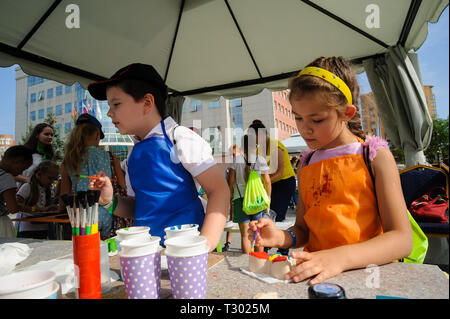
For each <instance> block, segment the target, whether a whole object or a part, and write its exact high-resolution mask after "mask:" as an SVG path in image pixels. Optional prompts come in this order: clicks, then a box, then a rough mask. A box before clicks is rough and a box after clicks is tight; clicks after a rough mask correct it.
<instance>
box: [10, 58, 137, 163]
mask: <svg viewBox="0 0 450 319" xmlns="http://www.w3.org/2000/svg"><path fill="white" fill-rule="evenodd" d="M15 71H16V117H15V138H16V140H17V141H20V140H22V137H23V136H24V135H25V134H26V132H27V130H28V127H29V126H30V124H31V125H32V126H35V125H36V124H38V123H41V122H43V121H44V119H45V118H46V117H47V116H48V115H49V114H50V113H53V114H54V116H55V119H56V124H55V130H58V131H59V133H60V135H61V137H62V139H63V140H64V141H65V140H66V138H67V136H68V134H69V132H70V130H71V129H72V127H73V125H74V115H77V116H79V115H80V114H82V113H83V112H84V111H88V112H89V113H90V114H92V115H94V116H95V117H96V118H97V119H98V120H99V121H100V122H101V123H102V128H103V132H104V134H105V138H104V139H103V140H101V141H100V146H101V147H102V148H104V149H106V150H110V151H112V152H113V153H115V154H116V155H117V156H118V157H119V159H124V158H125V157H126V155H127V153H128V150H129V149H130V147H131V146H132V145H133V142H132V141H131V139H130V137H129V136H128V135H121V134H119V133H118V131H117V129H116V128H115V127H114V125H113V124H112V122H111V119H110V118H109V117H107V116H106V113H107V112H108V109H109V107H108V104H107V103H106V101H97V100H95V99H94V98H92V97H91V95H90V94H89V92H88V91H87V90H85V89H84V88H83V87H82V86H81V85H80V84H79V83H78V82H76V83H74V84H73V85H64V84H61V83H58V82H55V81H52V80H47V79H43V78H39V77H36V76H29V75H27V74H25V73H24V72H23V71H22V69H21V68H20V67H17V68H16V69H15Z"/></svg>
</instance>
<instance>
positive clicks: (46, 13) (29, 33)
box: [17, 0, 62, 50]
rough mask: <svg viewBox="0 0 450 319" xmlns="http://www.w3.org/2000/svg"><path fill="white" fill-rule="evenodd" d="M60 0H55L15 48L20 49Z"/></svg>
mask: <svg viewBox="0 0 450 319" xmlns="http://www.w3.org/2000/svg"><path fill="white" fill-rule="evenodd" d="M61 1H62V0H55V1H54V2H53V3H52V5H51V6H50V8H48V9H47V11H46V12H45V13H44V15H43V16H42V17H41V18H40V19H39V21H38V22H37V23H36V24H35V25H34V27H33V28H32V29H31V30H30V32H28V33H27V35H26V36H25V38H23V40H22V41H21V42H20V43H19V45H18V46H17V49H19V50H22V48H23V47H24V46H25V44H27V42H28V41H29V40H30V39H31V37H32V36H33V35H34V34H35V33H36V31H37V30H38V29H39V28H40V27H41V25H42V24H43V23H44V22H45V20H47V18H48V17H49V16H50V14H52V12H53V11H54V10H55V9H56V7H57V6H58V5H59V4H60V3H61Z"/></svg>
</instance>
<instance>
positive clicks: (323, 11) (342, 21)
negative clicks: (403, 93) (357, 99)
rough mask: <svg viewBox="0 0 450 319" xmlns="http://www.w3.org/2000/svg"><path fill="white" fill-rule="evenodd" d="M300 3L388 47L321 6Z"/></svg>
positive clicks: (304, 0)
mask: <svg viewBox="0 0 450 319" xmlns="http://www.w3.org/2000/svg"><path fill="white" fill-rule="evenodd" d="M300 1H301V2H303V3H305V4H307V5H309V6H310V7H312V8H314V9H316V10H318V11H320V12H322V13H323V14H325V15H327V16H329V17H330V18H332V19H333V20H336V21H338V22H339V23H341V24H343V25H345V26H347V27H349V28H350V29H352V30H353V31H356V32H358V33H359V34H361V35H362V36H364V37H366V38H367V39H370V40H372V41H373V42H375V43H377V44H379V45H381V46H382V47H384V48H386V49H387V48H388V47H389V45H387V44H386V43H384V42H383V41H381V40H380V39H377V38H375V37H374V36H372V35H370V34H368V33H367V32H365V31H364V30H361V29H360V28H358V27H356V26H354V25H353V24H351V23H349V22H347V21H345V20H344V19H342V18H340V17H338V16H337V15H335V14H334V13H332V12H330V11H328V10H326V9H324V8H322V7H321V6H318V5H317V4H315V3H314V2H311V1H309V0H300ZM413 1H414V0H413Z"/></svg>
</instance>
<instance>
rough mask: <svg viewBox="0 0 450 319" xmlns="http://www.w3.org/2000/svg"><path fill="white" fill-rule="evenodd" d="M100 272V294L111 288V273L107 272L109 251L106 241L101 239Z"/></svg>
mask: <svg viewBox="0 0 450 319" xmlns="http://www.w3.org/2000/svg"><path fill="white" fill-rule="evenodd" d="M100 274H101V276H102V279H101V281H100V282H101V285H102V294H103V293H107V292H108V291H110V290H111V288H112V286H111V275H110V273H109V252H108V243H107V242H104V241H102V242H101V243H100Z"/></svg>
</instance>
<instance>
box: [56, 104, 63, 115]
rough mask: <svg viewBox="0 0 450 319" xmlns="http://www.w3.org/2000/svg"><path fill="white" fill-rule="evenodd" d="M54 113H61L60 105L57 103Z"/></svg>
mask: <svg viewBox="0 0 450 319" xmlns="http://www.w3.org/2000/svg"><path fill="white" fill-rule="evenodd" d="M55 108H56V111H55V113H56V115H62V113H63V111H62V105H57V106H56V107H55Z"/></svg>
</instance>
